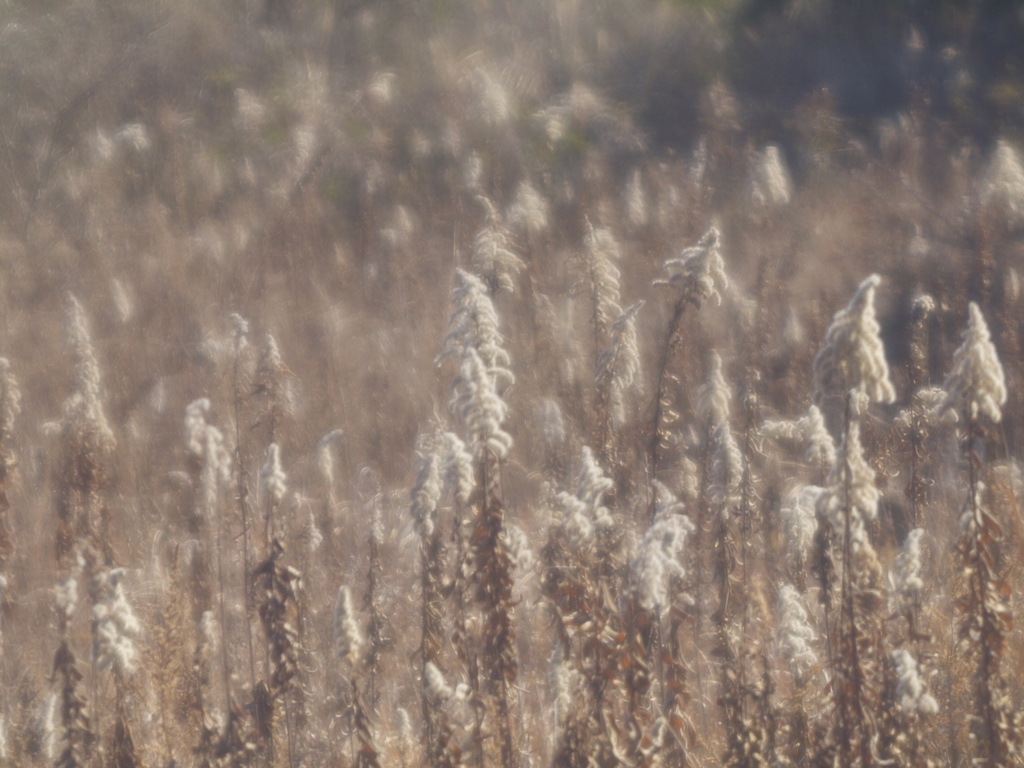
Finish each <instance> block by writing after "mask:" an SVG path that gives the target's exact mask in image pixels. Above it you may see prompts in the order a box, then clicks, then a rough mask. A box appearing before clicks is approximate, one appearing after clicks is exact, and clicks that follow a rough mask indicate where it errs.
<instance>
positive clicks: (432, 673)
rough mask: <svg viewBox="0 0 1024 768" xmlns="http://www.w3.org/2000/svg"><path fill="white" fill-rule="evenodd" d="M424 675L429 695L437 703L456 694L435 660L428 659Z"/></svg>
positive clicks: (424, 667)
mask: <svg viewBox="0 0 1024 768" xmlns="http://www.w3.org/2000/svg"><path fill="white" fill-rule="evenodd" d="M423 677H424V682H425V683H426V686H425V687H426V689H427V695H428V696H429V697H430V700H431V701H432V702H433V703H434V704H435V705H436V704H442V703H444V702H446V701H448V699H450V698H451V697H452V696H454V695H455V691H453V690H452V688H451V686H450V685H448V682H447V681H446V680H445V679H444V674H443V673H442V672H441V670H440V669H438V668H437V665H436V664H434V662H432V661H428V662H427V663H426V664H424V665H423Z"/></svg>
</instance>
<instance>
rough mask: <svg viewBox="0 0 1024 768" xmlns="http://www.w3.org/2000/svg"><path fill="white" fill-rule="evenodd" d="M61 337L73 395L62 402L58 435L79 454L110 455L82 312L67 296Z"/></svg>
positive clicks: (92, 351)
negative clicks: (70, 368)
mask: <svg viewBox="0 0 1024 768" xmlns="http://www.w3.org/2000/svg"><path fill="white" fill-rule="evenodd" d="M64 333H65V339H66V342H67V346H68V348H69V349H70V351H71V358H72V361H73V363H74V377H75V385H74V392H73V393H72V394H71V396H70V397H69V398H68V399H67V400H65V401H64V415H63V418H62V419H61V432H62V434H63V435H64V436H65V438H66V439H67V440H68V441H69V443H70V444H71V445H74V446H78V447H79V448H80V449H81V450H84V451H88V450H90V449H94V450H98V451H100V452H103V453H106V452H109V451H111V450H113V447H114V433H113V432H112V431H111V429H110V425H109V424H108V423H107V417H106V414H105V413H104V412H103V404H102V402H101V393H102V387H101V385H100V367H99V363H98V362H97V360H96V351H95V349H94V348H93V345H92V338H91V335H90V333H89V324H88V321H87V320H86V317H85V311H84V310H83V309H82V305H81V304H79V303H78V300H77V299H76V298H75V297H74V296H71V295H69V296H68V308H67V314H66V315H65V318H64Z"/></svg>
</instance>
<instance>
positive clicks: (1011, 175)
mask: <svg viewBox="0 0 1024 768" xmlns="http://www.w3.org/2000/svg"><path fill="white" fill-rule="evenodd" d="M980 200H981V204H982V205H989V204H993V205H995V206H998V207H999V208H1002V209H1003V211H1005V212H1006V215H1007V217H1008V218H1009V220H1010V221H1011V222H1013V223H1017V222H1019V221H1020V220H1021V218H1022V217H1024V166H1022V165H1021V161H1020V155H1019V154H1018V153H1017V150H1016V149H1014V147H1013V145H1012V144H1010V143H1009V142H1008V141H1006V140H1005V139H1000V140H999V142H998V143H997V144H996V149H995V152H993V154H992V161H991V162H990V163H989V166H988V170H987V171H986V173H985V178H984V180H983V181H982V184H981V194H980Z"/></svg>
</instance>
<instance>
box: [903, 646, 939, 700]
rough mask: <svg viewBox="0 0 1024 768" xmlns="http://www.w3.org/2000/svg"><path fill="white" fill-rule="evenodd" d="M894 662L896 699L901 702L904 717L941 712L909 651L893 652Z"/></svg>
mask: <svg viewBox="0 0 1024 768" xmlns="http://www.w3.org/2000/svg"><path fill="white" fill-rule="evenodd" d="M892 660H893V663H894V664H895V665H896V697H897V698H898V699H899V701H900V709H901V710H902V711H903V714H904V715H907V716H908V717H909V716H911V715H919V716H920V715H925V716H927V715H934V714H937V713H938V711H939V702H937V701H936V700H935V697H934V696H932V695H931V694H930V693H928V691H927V688H926V687H925V684H924V681H923V680H922V679H921V677H920V675H919V673H918V669H917V661H916V660H915V659H914V657H913V656H911V655H910V652H909V651H905V650H898V651H893V652H892Z"/></svg>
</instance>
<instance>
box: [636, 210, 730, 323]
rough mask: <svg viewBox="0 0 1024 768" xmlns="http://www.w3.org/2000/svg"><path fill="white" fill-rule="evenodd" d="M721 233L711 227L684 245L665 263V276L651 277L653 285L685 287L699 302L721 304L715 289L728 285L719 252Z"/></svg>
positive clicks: (719, 294)
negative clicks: (692, 243) (694, 242)
mask: <svg viewBox="0 0 1024 768" xmlns="http://www.w3.org/2000/svg"><path fill="white" fill-rule="evenodd" d="M721 239H722V238H721V234H720V233H719V231H718V228H717V227H711V229H709V230H708V231H707V232H705V233H704V236H703V237H701V239H700V240H698V241H697V244H696V245H694V246H692V247H690V248H684V249H683V252H682V253H680V254H679V256H678V258H675V259H669V260H668V261H666V262H665V271H666V272H668V277H667V278H663V279H659V280H655V281H654V283H653V284H654V285H656V286H659V285H676V284H680V283H681V284H682V285H684V286H689V287H690V290H692V291H693V292H694V299H695V300H696V301H697V303H698V304H702V303H703V302H704V301H706V300H707V299H714V300H715V304H721V303H722V294H721V293H719V290H720V289H721V290H725V289H726V288H728V287H729V278H728V277H727V276H726V274H725V262H724V261H723V260H722V254H721V252H720V251H719V247H720V245H721Z"/></svg>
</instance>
